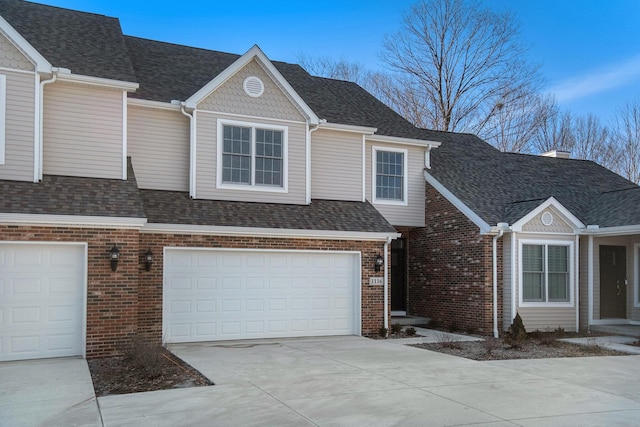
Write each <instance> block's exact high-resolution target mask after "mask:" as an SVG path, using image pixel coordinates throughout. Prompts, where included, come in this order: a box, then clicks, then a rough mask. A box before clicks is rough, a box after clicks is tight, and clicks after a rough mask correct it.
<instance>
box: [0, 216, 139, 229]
mask: <svg viewBox="0 0 640 427" xmlns="http://www.w3.org/2000/svg"><path fill="white" fill-rule="evenodd" d="M146 222H147V219H146V218H127V217H111V216H88V215H86V216H85V215H46V214H18V213H0V224H11V225H53V226H60V225H65V226H71V227H96V228H141V227H143V226H144V224H146Z"/></svg>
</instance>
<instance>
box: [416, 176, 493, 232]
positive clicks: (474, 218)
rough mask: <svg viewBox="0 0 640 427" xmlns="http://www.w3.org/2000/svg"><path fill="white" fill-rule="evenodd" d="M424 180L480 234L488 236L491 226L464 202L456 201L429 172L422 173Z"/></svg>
mask: <svg viewBox="0 0 640 427" xmlns="http://www.w3.org/2000/svg"><path fill="white" fill-rule="evenodd" d="M424 178H425V180H426V181H427V182H428V183H429V184H430V185H431V186H432V187H433V188H435V189H436V191H438V192H439V193H440V194H442V195H443V196H444V198H445V199H447V200H448V201H449V203H451V204H452V205H453V206H455V207H456V209H458V210H459V211H460V212H462V214H463V215H464V216H466V217H467V218H469V220H470V221H471V222H473V223H474V224H475V225H476V226H478V228H480V234H489V233H491V232H492V230H491V226H490V225H489V224H488V223H487V222H486V221H485V220H483V219H482V218H480V216H479V215H478V214H477V213H475V212H474V211H473V210H472V209H471V208H470V207H469V206H467V205H466V204H464V202H463V201H462V200H460V199H458V198H457V197H456V196H455V195H454V194H453V193H452V192H451V191H449V190H448V189H447V188H446V187H445V186H444V185H442V184H441V183H440V181H438V180H437V179H435V178H434V177H433V176H432V175H431V174H430V173H429V172H427V171H425V172H424Z"/></svg>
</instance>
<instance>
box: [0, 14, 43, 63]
mask: <svg viewBox="0 0 640 427" xmlns="http://www.w3.org/2000/svg"><path fill="white" fill-rule="evenodd" d="M0 32H2V34H3V35H4V36H5V37H6V38H7V40H8V41H9V42H11V43H12V44H13V45H14V46H15V47H16V48H17V49H18V50H19V51H20V52H21V53H22V54H23V55H25V56H26V57H27V58H28V59H29V60H30V61H31V62H32V63H33V64H34V65H35V71H36V72H39V73H50V72H51V64H50V63H49V61H47V59H46V58H45V57H44V56H42V55H41V54H40V52H38V51H37V50H36V49H35V48H34V47H33V46H31V44H29V42H28V41H27V40H26V39H25V38H24V37H22V35H21V34H20V33H19V32H17V31H16V30H15V28H13V27H12V26H11V24H9V23H8V22H7V21H6V20H5V19H4V18H3V17H2V16H0Z"/></svg>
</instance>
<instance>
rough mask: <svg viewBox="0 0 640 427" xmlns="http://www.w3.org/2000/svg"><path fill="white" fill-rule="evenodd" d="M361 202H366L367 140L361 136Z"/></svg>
mask: <svg viewBox="0 0 640 427" xmlns="http://www.w3.org/2000/svg"><path fill="white" fill-rule="evenodd" d="M361 167H362V178H361V179H362V202H363V203H364V202H366V200H367V139H366V138H365V135H362V166H361Z"/></svg>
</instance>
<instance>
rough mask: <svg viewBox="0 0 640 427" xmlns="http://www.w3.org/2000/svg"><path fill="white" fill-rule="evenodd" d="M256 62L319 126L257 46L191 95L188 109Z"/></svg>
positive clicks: (312, 114) (300, 99)
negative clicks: (252, 62)
mask: <svg viewBox="0 0 640 427" xmlns="http://www.w3.org/2000/svg"><path fill="white" fill-rule="evenodd" d="M253 60H256V61H257V62H258V63H259V64H260V65H261V66H262V67H264V69H265V71H266V72H267V73H268V74H269V75H270V76H272V78H273V80H274V81H275V82H276V83H277V84H278V85H279V86H280V87H281V88H282V90H283V91H284V93H285V94H286V95H287V96H288V97H289V98H290V99H291V100H292V102H293V103H294V104H295V105H296V106H297V107H298V108H299V109H300V111H301V112H302V113H303V114H304V115H305V116H306V117H307V119H309V121H310V122H311V123H312V124H318V123H319V122H320V120H319V119H318V116H316V114H315V113H314V112H313V110H311V108H310V107H309V106H308V105H307V103H306V102H304V100H303V99H302V98H301V97H300V95H298V93H297V92H296V91H295V90H294V89H293V87H291V85H290V84H289V82H287V80H286V79H285V78H284V76H283V75H282V74H281V73H280V71H278V69H277V68H276V67H275V66H274V65H273V64H272V63H271V61H270V60H269V59H268V58H267V56H266V55H265V54H264V53H263V52H262V50H260V48H259V47H258V46H257V45H255V46H253V47H252V48H251V49H249V50H248V51H247V53H245V54H244V55H242V56H241V57H240V58H238V59H237V60H236V61H235V62H234V63H233V64H231V65H230V66H229V67H228V68H226V69H225V70H224V71H222V72H221V73H220V74H218V75H217V76H216V77H214V78H213V79H212V80H211V81H210V82H209V83H207V84H206V85H205V86H203V87H202V88H201V89H200V90H198V91H197V92H196V93H194V94H193V95H191V96H190V97H189V98H188V99H187V100H186V101H185V104H186V106H187V107H188V108H196V107H197V105H198V104H199V103H200V102H201V101H203V100H204V99H205V98H206V97H208V96H209V95H210V94H211V93H213V92H214V91H215V90H216V89H218V88H219V87H220V86H221V85H223V84H224V83H225V82H226V81H228V80H229V79H230V78H231V77H233V76H234V75H235V74H236V73H238V72H239V71H240V70H241V69H242V68H244V67H246V66H247V64H249V63H250V62H251V61H253Z"/></svg>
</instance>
